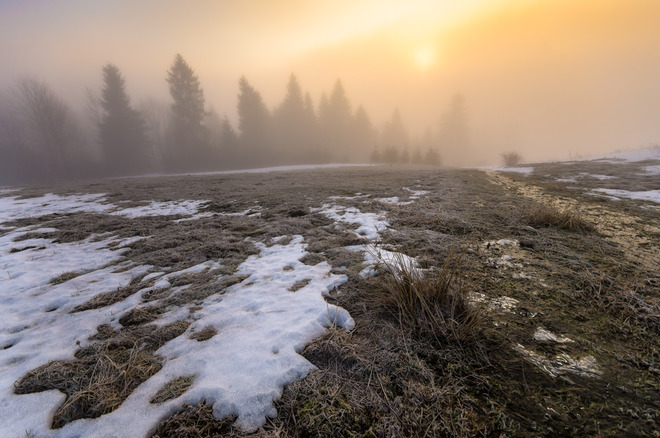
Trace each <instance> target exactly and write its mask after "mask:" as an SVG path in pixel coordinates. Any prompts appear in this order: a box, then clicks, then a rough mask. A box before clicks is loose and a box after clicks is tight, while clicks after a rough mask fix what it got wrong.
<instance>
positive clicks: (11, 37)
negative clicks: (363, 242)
mask: <svg viewBox="0 0 660 438" xmlns="http://www.w3.org/2000/svg"><path fill="white" fill-rule="evenodd" d="M658 16H660V4H659V3H658V2H656V1H654V0H635V1H629V2H621V1H616V0H604V1H603V0H601V1H595V0H579V1H566V0H557V1H549V0H543V1H523V0H472V1H465V2H460V4H457V3H455V2H437V1H422V0H419V1H414V2H406V3H405V4H402V3H401V2H395V1H386V2H383V1H379V2H376V1H372V0H362V1H358V2H344V1H340V2H304V1H299V0H287V1H283V2H277V3H275V2H264V1H247V2H232V3H227V2H211V1H202V2H195V3H194V4H190V3H184V2H176V1H166V2H162V1H155V0H150V1H141V2H139V3H136V2H128V1H118V2H94V3H90V2H85V1H82V0H66V1H62V2H40V1H34V0H32V1H16V0H8V1H3V2H1V3H0V40H1V41H3V43H2V45H0V59H2V60H3V61H2V64H3V68H2V71H0V156H1V157H2V159H1V160H0V184H16V183H26V182H28V183H29V182H47V181H54V180H61V179H70V178H80V177H82V178H85V177H92V176H93V177H97V176H119V175H135V174H148V173H163V172H165V173H171V172H191V171H212V170H223V169H238V168H248V167H258V166H273V165H289V164H310V163H330V162H352V163H367V162H385V163H402V164H408V163H409V164H427V165H428V164H430V165H447V166H473V165H492V164H497V163H499V162H500V161H501V156H502V154H503V153H507V152H517V153H518V154H519V155H520V157H522V159H523V160H525V161H535V160H553V159H569V158H575V157H580V156H587V155H592V154H595V153H599V152H611V151H614V150H620V149H631V148H640V147H648V146H650V145H654V144H657V143H658V142H660V125H659V124H658V123H657V114H660V84H659V83H658V81H657V78H658V77H660V61H659V60H658V57H657V53H656V52H657V47H660V33H658V32H657V17H658Z"/></svg>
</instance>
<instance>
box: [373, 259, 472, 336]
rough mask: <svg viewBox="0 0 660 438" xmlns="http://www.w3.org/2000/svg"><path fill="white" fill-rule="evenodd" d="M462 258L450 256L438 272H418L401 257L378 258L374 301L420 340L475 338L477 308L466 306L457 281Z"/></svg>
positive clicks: (461, 282)
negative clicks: (379, 269)
mask: <svg viewBox="0 0 660 438" xmlns="http://www.w3.org/2000/svg"><path fill="white" fill-rule="evenodd" d="M464 254H465V252H464V251H462V252H457V251H452V252H450V254H449V256H448V257H447V258H446V259H445V263H444V265H443V266H442V268H441V269H439V270H433V269H429V270H422V269H420V268H418V267H416V266H414V262H413V261H412V260H411V259H407V258H404V257H403V256H397V257H395V258H394V260H393V261H385V260H383V259H382V258H380V260H379V261H378V263H379V264H380V265H381V267H382V268H384V269H383V270H384V275H383V279H382V287H383V290H382V292H380V293H378V294H377V295H376V296H377V299H378V300H379V301H380V302H381V304H382V305H383V306H385V307H388V308H393V309H396V313H397V314H398V316H399V318H400V319H401V321H403V322H404V323H406V324H408V325H410V326H412V327H414V328H415V329H416V331H418V332H419V334H420V335H422V336H427V335H431V336H433V337H435V338H436V339H437V340H452V341H455V342H458V343H459V344H460V343H464V342H468V341H471V340H474V339H476V338H478V337H479V335H480V333H481V329H482V328H483V324H482V322H483V315H482V312H481V310H480V308H478V307H476V306H474V305H472V304H470V302H469V300H468V295H467V292H466V290H465V285H464V283H463V281H462V278H461V274H462V269H461V265H462V258H463V255H464ZM376 256H377V257H378V254H376Z"/></svg>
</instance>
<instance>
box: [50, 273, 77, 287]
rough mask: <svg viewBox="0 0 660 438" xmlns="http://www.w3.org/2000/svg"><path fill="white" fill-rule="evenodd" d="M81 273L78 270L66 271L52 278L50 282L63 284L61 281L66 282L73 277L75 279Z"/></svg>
mask: <svg viewBox="0 0 660 438" xmlns="http://www.w3.org/2000/svg"><path fill="white" fill-rule="evenodd" d="M79 275H81V274H80V273H78V272H65V273H63V274H61V275H58V276H57V277H54V278H51V279H50V281H49V283H50V284H53V285H55V284H61V283H64V282H65V281H69V280H71V279H74V278H76V277H78V276H79Z"/></svg>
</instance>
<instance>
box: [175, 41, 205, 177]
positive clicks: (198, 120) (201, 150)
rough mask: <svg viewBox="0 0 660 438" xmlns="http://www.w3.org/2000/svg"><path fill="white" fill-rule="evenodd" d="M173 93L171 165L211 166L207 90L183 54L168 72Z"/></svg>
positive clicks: (181, 167)
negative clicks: (204, 89) (207, 127)
mask: <svg viewBox="0 0 660 438" xmlns="http://www.w3.org/2000/svg"><path fill="white" fill-rule="evenodd" d="M167 83H168V84H169V87H170V95H171V96H172V99H173V102H172V122H171V123H172V125H171V127H170V128H171V144H170V157H169V161H170V167H172V168H176V169H180V170H182V169H183V170H190V169H199V168H203V167H209V162H208V158H209V155H210V152H209V148H208V138H207V132H206V129H205V126H204V117H205V114H206V113H205V111H204V92H203V90H202V88H201V86H200V84H199V79H198V78H197V75H196V74H195V72H194V70H193V69H192V68H191V67H190V66H189V65H188V63H187V62H186V61H185V60H184V59H183V57H182V56H181V55H180V54H177V55H176V56H175V57H174V62H173V63H172V65H171V66H170V69H169V70H168V72H167Z"/></svg>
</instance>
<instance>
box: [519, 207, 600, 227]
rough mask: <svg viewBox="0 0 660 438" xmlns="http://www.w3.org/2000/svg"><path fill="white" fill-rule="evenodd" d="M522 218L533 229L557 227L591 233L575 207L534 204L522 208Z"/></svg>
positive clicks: (587, 223)
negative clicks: (561, 207)
mask: <svg viewBox="0 0 660 438" xmlns="http://www.w3.org/2000/svg"><path fill="white" fill-rule="evenodd" d="M522 214H523V217H524V218H525V219H526V220H527V222H528V223H529V225H531V226H533V227H558V228H561V229H563V230H568V231H593V230H594V226H593V224H591V223H590V222H589V221H587V220H586V219H585V218H584V217H583V215H582V213H581V212H580V210H578V209H577V208H576V207H567V208H564V209H560V208H559V207H556V206H554V205H552V204H548V203H534V204H530V205H528V206H526V207H524V208H523V212H522Z"/></svg>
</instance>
